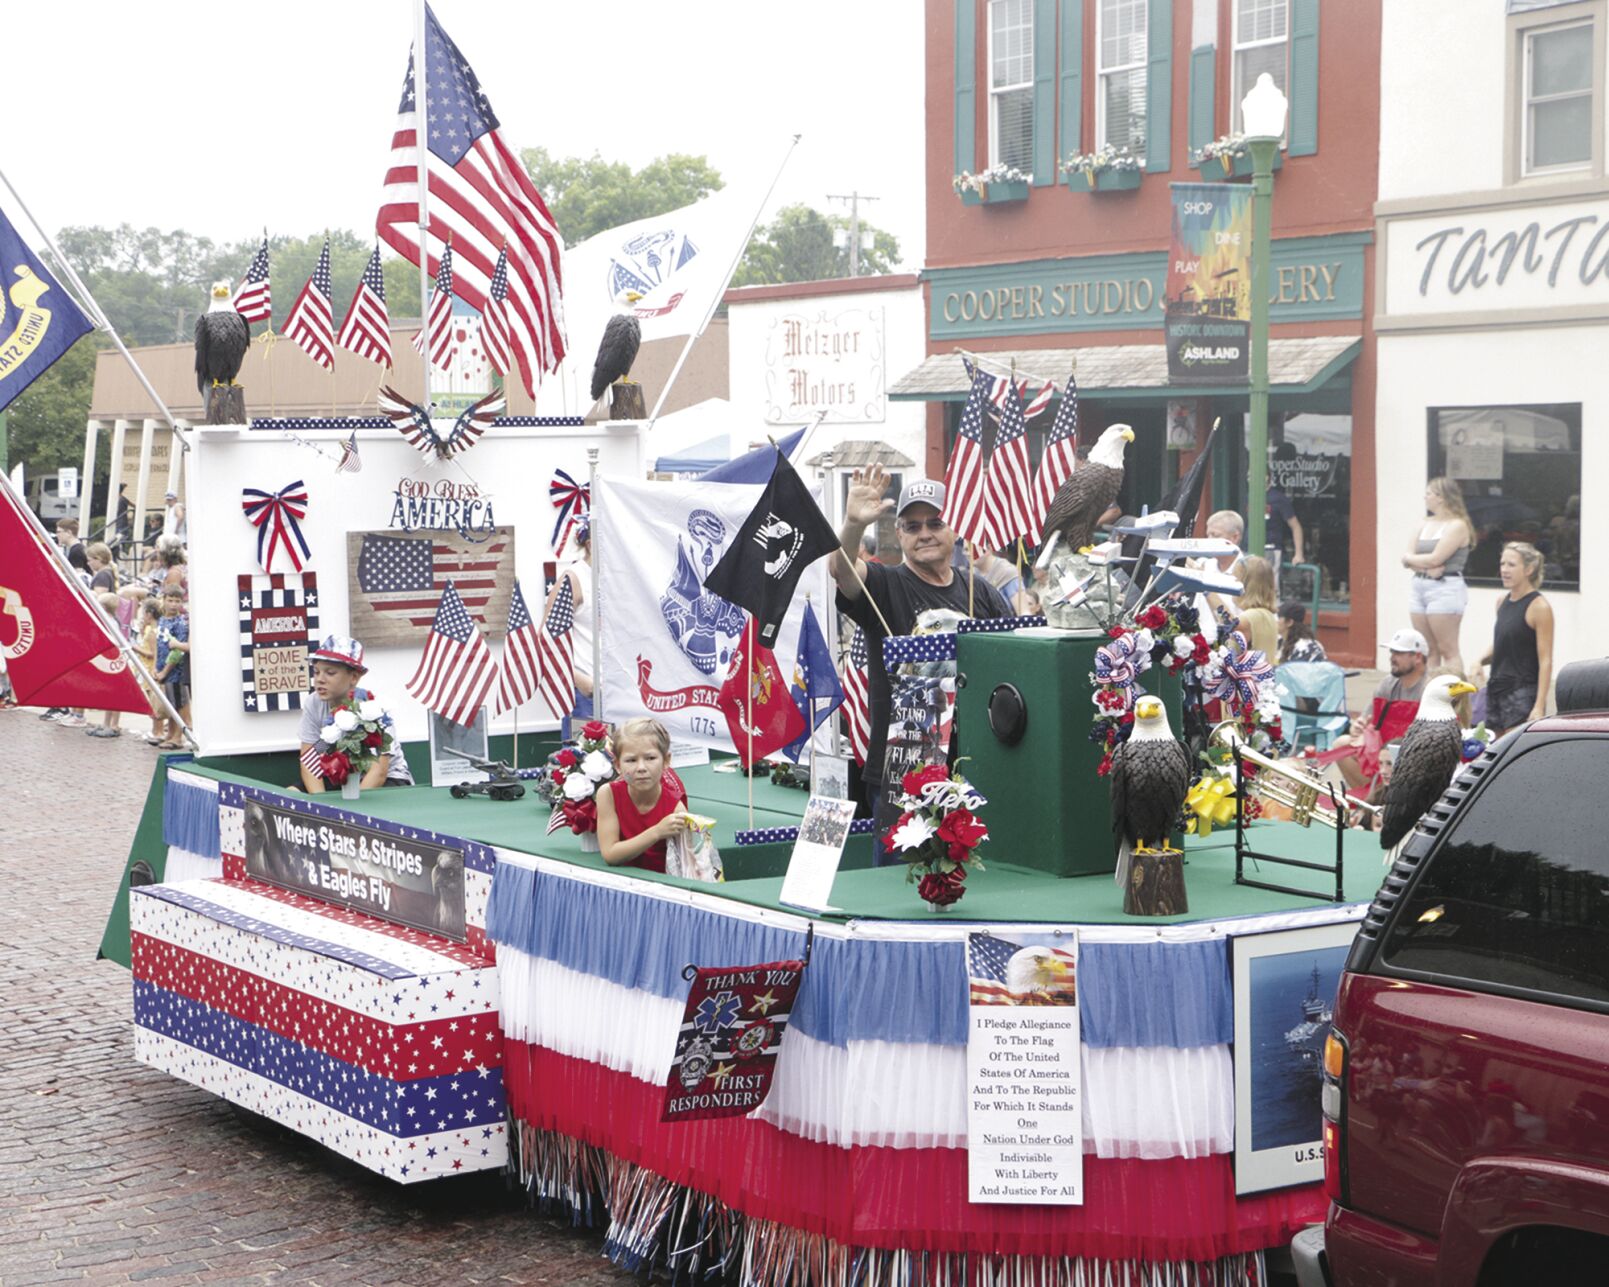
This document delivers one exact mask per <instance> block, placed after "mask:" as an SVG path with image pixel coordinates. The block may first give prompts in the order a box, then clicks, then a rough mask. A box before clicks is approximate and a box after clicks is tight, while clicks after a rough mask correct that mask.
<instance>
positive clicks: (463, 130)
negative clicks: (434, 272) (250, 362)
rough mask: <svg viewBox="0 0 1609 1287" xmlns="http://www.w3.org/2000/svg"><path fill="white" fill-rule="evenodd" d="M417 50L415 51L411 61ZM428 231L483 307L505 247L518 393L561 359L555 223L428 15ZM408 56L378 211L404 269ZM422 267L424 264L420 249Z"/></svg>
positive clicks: (412, 253)
mask: <svg viewBox="0 0 1609 1287" xmlns="http://www.w3.org/2000/svg"><path fill="white" fill-rule="evenodd" d="M418 53H419V51H418V50H415V51H414V55H415V56H417V55H418ZM424 55H425V71H426V92H427V95H428V106H427V116H428V121H427V125H428V129H429V137H428V145H429V146H428V157H427V166H428V173H429V182H430V203H429V215H430V233H431V235H432V236H434V237H436V238H437V239H438V240H439V239H441V238H442V237H443V236H444V235H445V234H450V235H451V236H452V238H453V246H454V249H455V250H456V251H457V252H458V255H459V258H460V263H459V268H458V282H457V289H458V295H459V298H460V299H463V300H464V301H466V302H467V303H468V304H469V305H470V306H471V307H473V308H474V309H476V310H477V311H479V312H485V311H486V299H487V296H488V294H489V293H490V291H491V282H492V274H493V271H494V265H495V263H496V261H497V257H498V252H499V250H500V248H502V247H503V246H504V245H505V244H506V246H507V248H508V301H507V306H506V307H507V316H508V324H509V325H508V334H509V339H510V341H511V346H510V347H511V349H512V352H511V356H512V357H513V359H514V364H515V365H516V366H517V367H518V368H519V372H520V378H521V380H522V381H523V383H524V385H525V390H526V392H527V393H530V394H532V395H533V396H534V393H535V383H534V378H535V376H538V375H539V374H540V373H541V372H543V371H552V370H554V369H556V368H557V367H558V364H559V361H560V359H562V358H563V357H564V352H565V339H564V308H563V303H562V300H561V294H562V286H561V282H560V275H559V253H560V247H561V244H562V243H561V242H560V239H559V230H558V226H557V225H556V224H555V223H554V222H553V216H552V215H551V214H550V213H548V208H547V204H546V203H545V202H544V201H543V200H542V195H541V193H539V192H538V191H537V190H536V187H535V185H534V184H533V183H532V182H531V179H530V176H529V175H528V174H527V173H526V170H525V165H524V163H523V162H522V161H521V160H520V154H519V149H517V148H515V147H514V146H512V145H511V144H510V143H509V142H508V140H507V139H506V138H504V136H503V131H502V128H501V124H500V122H499V121H498V119H497V115H496V113H495V112H493V111H492V105H491V102H490V101H489V100H488V99H487V97H486V94H485V92H484V91H483V90H482V89H481V86H480V81H479V80H478V79H477V78H476V76H475V73H474V71H473V70H472V69H471V68H470V66H469V61H468V60H467V59H466V58H465V57H464V56H463V54H461V53H460V52H459V50H458V46H456V45H455V44H453V42H452V40H451V39H450V38H449V37H448V35H447V33H446V32H445V31H443V30H442V28H441V24H440V23H438V22H437V21H436V16H435V14H433V13H432V12H431V11H430V9H429V7H428V6H427V7H426V9H425V49H424ZM414 109H415V104H414V78H413V60H412V58H410V59H409V65H408V76H407V80H406V81H405V82H404V84H403V89H402V102H401V104H400V106H399V108H398V116H397V130H396V133H395V134H394V135H393V136H392V140H391V163H390V166H389V168H388V169H387V170H386V176H385V190H384V192H383V193H382V195H381V204H380V213H379V220H378V223H379V231H380V239H381V240H382V241H384V242H385V243H386V244H387V245H388V246H390V247H391V248H392V249H393V250H395V251H396V252H397V253H398V254H399V255H401V256H402V257H403V258H404V259H406V260H408V262H409V263H412V264H417V263H418V262H419V257H420V234H419V191H418V152H417V141H418V133H417V130H418V116H417V113H416V112H415V110H414ZM425 254H426V262H427V263H428V262H429V260H430V255H429V247H428V245H427V246H426V248H425Z"/></svg>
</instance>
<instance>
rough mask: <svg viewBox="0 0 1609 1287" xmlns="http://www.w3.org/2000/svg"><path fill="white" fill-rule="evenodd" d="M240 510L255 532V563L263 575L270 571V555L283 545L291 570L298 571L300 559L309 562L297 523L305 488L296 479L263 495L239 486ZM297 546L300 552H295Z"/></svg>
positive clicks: (309, 554)
mask: <svg viewBox="0 0 1609 1287" xmlns="http://www.w3.org/2000/svg"><path fill="white" fill-rule="evenodd" d="M240 496H241V501H240V507H241V509H243V510H244V511H245V512H246V521H247V522H248V523H250V524H251V525H252V526H253V527H255V528H256V529H257V561H258V562H259V563H261V564H262V567H263V571H264V572H272V571H273V570H274V569H273V568H272V567H271V566H270V565H271V564H272V563H273V561H274V552H275V550H277V549H278V548H279V547H280V546H284V548H285V553H286V554H287V555H288V556H289V558H290V561H291V567H293V568H294V569H295V570H296V571H298V572H300V571H301V570H302V560H303V559H311V558H312V557H313V552H312V551H311V550H310V549H308V548H307V541H306V539H305V538H304V537H303V536H302V529H301V526H300V520H301V519H304V518H306V517H307V488H306V486H305V485H304V484H303V483H302V480H301V479H300V478H298V479H297V480H296V481H295V482H294V483H287V484H286V485H285V486H284V487H281V488H280V489H279V490H278V491H277V492H265V491H261V490H259V489H258V488H256V487H243V488H241V491H240ZM298 547H300V549H301V553H300V554H298V553H297V548H298Z"/></svg>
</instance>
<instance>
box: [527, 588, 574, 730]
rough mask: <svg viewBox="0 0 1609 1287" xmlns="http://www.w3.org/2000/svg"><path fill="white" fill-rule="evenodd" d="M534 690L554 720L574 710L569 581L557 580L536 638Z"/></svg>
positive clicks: (571, 600)
mask: <svg viewBox="0 0 1609 1287" xmlns="http://www.w3.org/2000/svg"><path fill="white" fill-rule="evenodd" d="M536 655H537V669H538V674H539V678H538V680H537V689H538V691H539V692H540V693H541V694H542V700H543V701H544V702H546V703H547V708H548V710H550V711H552V712H553V718H554V719H563V718H564V717H565V716H566V715H568V714H569V713H570V712H571V711H572V710H573V709H575V590H574V582H572V581H571V580H570V578H569V577H567V576H564V577H560V578H559V589H558V592H557V593H556V594H555V595H554V596H553V606H552V607H550V608H549V609H548V619H547V620H546V621H545V622H543V623H542V630H541V632H540V634H539V635H538V636H537V644H536Z"/></svg>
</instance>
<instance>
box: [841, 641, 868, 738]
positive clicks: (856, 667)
mask: <svg viewBox="0 0 1609 1287" xmlns="http://www.w3.org/2000/svg"><path fill="white" fill-rule="evenodd" d="M844 720H845V722H846V724H847V725H848V728H849V748H850V750H852V751H853V752H854V753H855V762H856V763H857V764H865V763H866V756H867V755H868V754H869V753H870V751H871V746H872V707H871V697H870V695H869V694H868V692H867V690H866V632H865V631H864V630H862V629H861V628H860V627H859V626H856V627H855V637H854V639H852V640H851V641H850V644H849V664H848V665H846V666H845V667H844Z"/></svg>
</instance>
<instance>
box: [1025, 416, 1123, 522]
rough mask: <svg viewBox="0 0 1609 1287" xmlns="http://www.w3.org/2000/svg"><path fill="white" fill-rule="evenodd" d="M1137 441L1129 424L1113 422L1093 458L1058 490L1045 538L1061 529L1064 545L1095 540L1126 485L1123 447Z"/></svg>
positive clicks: (1051, 508) (1095, 448) (1102, 437)
mask: <svg viewBox="0 0 1609 1287" xmlns="http://www.w3.org/2000/svg"><path fill="white" fill-rule="evenodd" d="M1133 441H1134V430H1133V429H1131V428H1130V427H1129V426H1128V425H1111V426H1109V427H1108V428H1107V429H1106V431H1105V432H1104V433H1103V434H1101V436H1100V438H1099V439H1098V440H1097V441H1096V443H1095V446H1094V447H1092V448H1091V449H1090V453H1089V459H1088V460H1086V461H1085V462H1084V463H1083V464H1081V465H1079V467H1078V468H1077V469H1075V470H1074V471H1073V476H1072V477H1071V478H1069V479H1068V480H1067V481H1066V482H1065V483H1063V484H1062V485H1061V486H1060V487H1059V488H1057V489H1056V495H1055V496H1054V497H1052V499H1051V502H1050V509H1049V510H1047V511H1046V513H1045V540H1047V541H1048V540H1050V537H1051V533H1053V532H1059V533H1061V539H1062V547H1063V548H1064V549H1067V550H1071V551H1078V550H1082V549H1085V548H1087V547H1088V546H1090V545H1093V544H1094V543H1095V525H1096V524H1097V523H1099V522H1100V518H1101V515H1102V514H1104V513H1106V511H1107V510H1109V509H1110V508H1111V507H1112V505H1113V503H1114V502H1115V501H1116V500H1117V493H1118V492H1119V491H1120V490H1121V489H1122V487H1123V448H1124V447H1126V446H1127V445H1128V444H1129V443H1131V442H1133Z"/></svg>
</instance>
